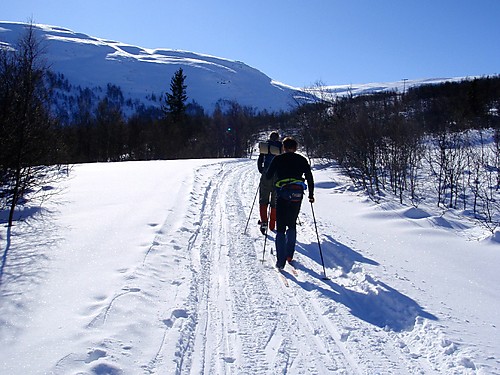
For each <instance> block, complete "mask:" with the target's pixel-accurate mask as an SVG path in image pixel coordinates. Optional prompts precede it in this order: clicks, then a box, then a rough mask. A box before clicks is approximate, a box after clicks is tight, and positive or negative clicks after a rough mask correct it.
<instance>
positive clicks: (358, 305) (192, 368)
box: [52, 161, 473, 374]
mask: <svg viewBox="0 0 500 375" xmlns="http://www.w3.org/2000/svg"><path fill="white" fill-rule="evenodd" d="M255 169H256V168H255V165H254V161H230V162H224V163H215V164H210V165H207V166H203V167H200V168H199V169H198V170H197V171H195V173H194V176H193V179H194V183H191V182H190V181H189V182H186V183H185V186H188V187H189V186H193V191H191V192H190V193H189V201H186V202H183V201H182V200H181V201H179V204H178V205H177V206H176V207H175V208H174V209H173V210H172V212H170V213H169V214H168V216H167V218H166V220H165V223H164V224H152V225H156V226H157V228H158V230H157V235H156V237H155V239H154V241H153V243H152V244H151V245H150V246H149V247H148V248H147V249H146V250H145V251H144V258H143V262H142V263H141V264H137V265H136V267H135V268H132V269H123V270H120V271H119V272H120V273H121V275H120V277H121V278H122V280H123V284H122V288H121V289H120V290H117V291H116V292H115V293H114V295H112V296H111V295H110V296H100V297H99V298H97V297H96V300H95V301H94V302H93V303H92V305H90V306H88V309H87V310H86V311H83V312H82V319H84V320H86V321H87V330H88V332H89V334H88V335H86V336H85V337H78V338H75V340H77V343H78V345H77V347H80V348H86V349H85V350H84V351H82V352H71V353H68V354H67V355H66V356H64V357H62V358H61V359H60V360H59V361H58V363H57V364H56V365H55V366H54V368H53V369H52V372H53V373H54V374H67V373H98V374H127V373H133V374H139V373H143V374H382V373H383V374H433V373H435V374H438V373H443V372H444V373H455V372H454V371H453V370H451V371H450V370H449V368H453V365H449V367H448V368H443V365H447V364H449V363H452V362H453V363H460V364H461V365H462V366H461V367H460V369H459V368H457V371H456V373H462V372H461V371H463V370H464V369H466V370H467V369H468V368H472V367H473V364H471V363H468V362H467V358H466V357H463V355H462V354H461V353H459V351H458V350H457V349H456V348H455V347H454V346H453V344H452V343H451V342H448V341H446V340H443V336H442V334H441V332H440V330H439V327H438V325H437V324H436V323H435V322H434V321H433V320H434V319H433V317H432V315H431V314H428V313H426V312H425V311H423V310H422V309H421V308H419V306H418V305H417V304H416V303H415V302H413V301H412V300H410V299H409V298H408V297H405V296H403V295H401V294H400V293H399V292H397V291H395V290H393V289H392V288H391V287H390V286H389V285H386V284H384V283H383V282H382V281H379V280H376V279H374V278H373V277H372V276H370V275H369V273H367V271H365V269H364V268H363V263H369V262H370V260H369V259H366V258H363V257H362V256H360V255H359V254H355V255H353V254H348V255H345V254H342V252H341V251H331V253H332V254H333V256H331V257H329V258H327V259H325V260H326V265H327V269H326V271H327V276H329V278H330V279H329V280H323V278H322V276H324V275H323V269H322V267H321V263H320V260H319V254H316V253H318V249H317V240H316V232H315V229H314V224H313V220H312V217H311V215H310V214H309V213H308V211H307V210H306V204H308V203H307V202H304V203H303V206H302V212H301V214H300V221H301V226H300V227H299V230H298V245H297V253H296V260H297V263H296V266H295V267H296V269H297V275H294V274H292V273H291V272H284V275H285V277H286V278H287V280H288V283H289V286H288V287H286V286H285V285H284V283H283V282H282V280H280V278H279V277H278V274H277V273H276V272H275V270H274V269H273V264H274V261H275V258H274V255H272V254H271V253H270V250H271V249H273V248H274V234H272V233H270V235H269V238H268V240H267V244H266V253H265V261H264V262H263V263H262V262H261V259H262V250H263V244H264V238H263V236H262V235H261V234H260V232H259V231H258V228H257V226H256V225H255V223H256V220H257V219H256V215H257V213H256V212H257V211H258V207H257V206H258V202H257V203H256V206H255V207H257V210H256V209H255V207H254V212H253V215H252V218H251V219H250V225H249V228H248V230H247V233H243V230H244V228H245V224H246V221H247V219H248V215H249V213H250V207H251V203H252V200H253V198H254V196H255V190H256V189H257V183H258V182H257V181H258V177H257V175H256V171H255ZM183 194H184V193H183ZM254 218H255V220H254ZM173 224H174V225H173ZM327 225H328V223H322V224H321V223H320V224H319V229H320V233H327V232H326V227H327ZM340 235H341V234H340ZM321 240H322V241H323V244H324V245H327V246H328V245H330V246H331V245H332V244H336V245H337V247H340V242H335V241H340V239H336V240H333V239H332V238H328V241H325V236H322V238H321ZM341 240H342V241H344V242H346V243H347V242H348V241H349V239H348V238H343V239H341ZM345 249H348V248H347V247H345ZM323 250H325V249H323ZM330 250H331V249H330ZM166 259H168V260H169V261H165V260H166ZM172 259H174V260H175V261H174V262H172ZM172 264H175V266H176V267H175V268H174V267H172ZM186 285H189V287H186ZM368 305H370V306H371V307H370V308H367V306H368ZM151 306H154V308H152V307H151ZM150 311H156V312H157V315H156V316H151V314H150ZM367 311H372V312H373V314H368V313H367ZM109 332H113V335H110V334H109ZM438 340H441V341H442V346H443V349H444V350H443V352H442V353H428V352H426V347H425V343H426V342H429V341H430V342H436V341H438ZM431 348H432V346H431ZM123 369H126V370H123Z"/></svg>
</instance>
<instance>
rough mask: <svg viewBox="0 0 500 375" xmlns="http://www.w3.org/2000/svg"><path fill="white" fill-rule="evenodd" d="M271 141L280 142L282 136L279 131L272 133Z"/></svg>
mask: <svg viewBox="0 0 500 375" xmlns="http://www.w3.org/2000/svg"><path fill="white" fill-rule="evenodd" d="M269 140H271V141H279V140H280V134H279V133H278V132H277V131H273V132H271V134H269Z"/></svg>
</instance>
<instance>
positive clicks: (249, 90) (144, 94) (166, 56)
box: [0, 22, 297, 111]
mask: <svg viewBox="0 0 500 375" xmlns="http://www.w3.org/2000/svg"><path fill="white" fill-rule="evenodd" d="M25 27H26V24H23V23H13V22H0V42H1V43H3V44H9V45H13V43H15V42H16V41H17V40H18V38H19V37H20V36H21V35H23V32H24V30H25ZM34 27H35V31H36V34H37V35H38V36H39V37H40V39H41V40H43V41H44V45H45V52H46V55H45V58H46V60H47V62H48V63H49V64H50V65H51V68H52V70H53V71H55V72H60V73H62V74H64V76H65V77H66V78H67V79H68V80H69V82H70V83H71V84H72V85H80V86H82V87H90V88H92V87H96V86H100V87H103V88H105V87H106V85H107V84H108V83H112V84H114V85H117V86H119V87H121V88H122V91H123V94H124V96H125V98H126V99H127V98H131V99H139V100H140V101H143V102H146V104H147V105H150V104H151V105H158V103H154V102H151V101H150V100H149V99H147V98H148V97H149V98H150V97H151V95H156V96H157V97H159V95H160V94H162V93H165V92H168V91H169V90H170V80H171V78H172V76H173V75H174V73H175V71H177V70H178V69H179V68H180V67H182V69H183V70H184V74H185V75H186V77H187V78H186V84H187V94H188V97H189V100H195V101H196V102H197V103H198V104H200V105H202V106H203V107H204V108H205V109H206V110H208V111H210V110H212V109H213V108H214V105H215V103H216V102H217V101H218V100H219V99H223V100H231V101H236V102H238V103H239V104H241V105H244V106H250V107H254V108H257V109H259V110H263V109H265V110H268V111H280V110H284V111H287V110H290V109H291V108H293V106H294V105H295V101H294V99H293V96H294V95H295V94H297V91H296V90H295V89H293V88H291V87H288V86H286V85H283V84H280V83H278V82H275V81H273V80H272V79H271V78H269V77H268V76H266V75H265V74H264V73H262V72H260V71H259V70H257V69H254V68H252V67H250V66H248V65H246V64H244V63H243V62H239V61H231V60H227V59H223V58H219V57H214V56H208V55H201V54H197V53H194V52H187V51H179V50H171V49H163V48H161V49H145V48H141V47H137V46H132V45H129V44H125V43H121V42H116V41H110V40H103V39H100V38H96V37H91V36H88V35H86V34H82V33H77V32H74V31H71V30H68V29H65V28H61V27H56V26H48V25H34Z"/></svg>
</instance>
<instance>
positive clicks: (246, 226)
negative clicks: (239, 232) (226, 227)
mask: <svg viewBox="0 0 500 375" xmlns="http://www.w3.org/2000/svg"><path fill="white" fill-rule="evenodd" d="M259 189H260V182H259V186H257V191H256V193H255V197H254V198H253V203H252V208H251V209H250V214H249V215H248V220H247V225H245V231H244V232H243V234H247V228H248V223H249V222H250V218H251V217H252V211H253V206H254V205H255V200H256V199H257V194H259Z"/></svg>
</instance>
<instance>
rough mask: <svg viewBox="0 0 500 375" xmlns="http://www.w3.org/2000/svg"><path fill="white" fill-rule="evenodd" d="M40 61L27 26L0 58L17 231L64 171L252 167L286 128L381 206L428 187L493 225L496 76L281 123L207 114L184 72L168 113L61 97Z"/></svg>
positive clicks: (5, 205)
mask: <svg viewBox="0 0 500 375" xmlns="http://www.w3.org/2000/svg"><path fill="white" fill-rule="evenodd" d="M42 56H43V46H41V45H40V43H39V42H38V41H37V40H36V38H35V36H34V33H33V29H32V28H28V31H27V33H26V35H25V36H24V37H23V38H22V39H21V40H20V41H19V43H18V45H17V46H16V49H15V51H12V50H7V49H5V48H2V49H0V144H1V145H2V147H1V148H0V209H1V210H5V209H8V210H9V218H8V221H9V223H10V224H11V223H12V220H13V215H14V208H15V207H16V205H17V204H18V203H20V202H22V200H23V199H24V198H23V197H24V196H25V195H26V193H32V192H37V191H42V192H44V193H46V192H47V188H46V186H47V184H50V181H53V180H56V179H58V178H60V177H61V176H63V175H64V173H65V172H66V171H67V169H66V168H65V166H66V165H68V164H73V163H83V162H107V161H123V160H151V159H177V158H221V157H245V156H248V155H250V154H251V152H252V150H253V146H254V145H255V143H256V141H257V138H258V137H259V134H262V132H264V131H269V130H280V131H281V132H282V133H283V134H289V135H290V134H292V135H296V136H297V137H298V138H299V141H300V143H301V145H302V146H303V147H304V149H305V150H306V152H307V154H308V155H309V156H310V157H314V158H323V159H327V160H330V161H335V162H336V163H338V164H339V165H340V166H341V168H342V169H343V170H344V172H345V173H346V174H347V175H348V176H350V177H351V179H352V180H353V181H354V183H355V184H357V185H359V186H360V187H362V188H364V189H366V191H367V192H368V193H369V194H370V196H371V197H372V198H373V199H375V200H377V199H378V197H380V196H382V195H383V194H386V193H391V194H395V195H396V196H398V197H399V199H400V201H401V202H404V201H405V200H408V201H409V202H411V203H412V204H414V205H418V204H419V202H420V201H421V200H422V199H423V197H424V196H428V194H427V193H428V192H425V194H424V189H425V188H428V187H429V186H431V188H432V190H433V192H434V195H435V197H436V198H435V199H436V204H437V205H439V206H443V207H454V208H462V209H464V210H470V211H471V212H472V213H473V214H474V215H475V216H476V217H478V218H480V219H482V220H483V221H484V222H485V223H489V224H487V225H490V226H491V228H494V227H495V226H496V225H498V221H499V219H498V215H499V212H500V209H499V202H500V200H499V199H498V198H499V197H498V191H499V187H500V145H499V144H500V132H499V124H500V116H499V112H498V111H499V105H500V104H499V103H500V77H483V78H475V79H470V80H464V81H462V82H448V83H443V84H438V85H425V86H418V87H412V88H409V89H408V90H407V91H405V92H403V93H400V92H397V91H394V92H384V93H378V94H371V95H363V96H353V95H347V96H344V97H338V98H336V99H335V100H329V99H327V98H328V96H327V95H321V98H318V99H317V100H316V101H310V100H309V101H307V102H303V103H297V107H296V109H295V110H293V111H290V112H286V113H284V112H283V113H266V112H257V111H256V110H255V109H253V108H250V107H245V106H241V105H239V104H238V103H236V102H228V101H219V102H218V103H217V104H216V106H215V109H214V110H213V112H212V113H210V114H207V113H206V111H205V110H204V108H202V107H201V106H199V105H198V104H197V103H196V102H194V101H188V99H189V88H188V87H187V86H186V85H185V78H186V77H185V75H184V72H183V71H182V69H179V70H178V71H177V72H176V73H175V74H174V76H173V77H165V79H166V84H165V86H166V90H165V91H166V93H165V94H164V95H162V96H161V98H160V99H159V100H160V102H161V106H159V107H149V108H146V107H144V106H143V105H139V104H138V103H130V102H127V101H126V100H125V99H124V96H123V93H122V91H121V89H120V87H118V86H116V85H113V84H108V85H107V87H106V88H104V91H103V92H102V93H101V94H102V95H97V93H96V92H95V91H93V90H91V89H89V88H79V89H78V94H77V96H76V97H66V96H65V94H64V92H67V91H68V90H69V89H70V86H71V85H70V84H69V82H67V80H65V78H64V77H63V76H61V75H58V74H55V73H53V72H51V71H50V69H48V68H47V66H45V65H44V64H43V58H42ZM169 78H170V86H168V79H169ZM58 101H59V102H63V103H64V102H65V101H66V102H65V103H66V104H67V105H69V106H70V107H71V110H68V108H69V107H68V106H66V107H65V106H61V105H57V104H55V103H57V102H58ZM132 108H134V111H133V112H132V113H131V109H132ZM424 182H425V183H424ZM495 223H496V224H495Z"/></svg>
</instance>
